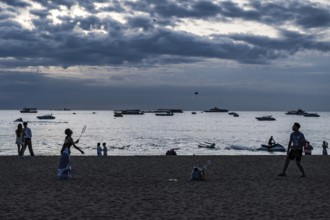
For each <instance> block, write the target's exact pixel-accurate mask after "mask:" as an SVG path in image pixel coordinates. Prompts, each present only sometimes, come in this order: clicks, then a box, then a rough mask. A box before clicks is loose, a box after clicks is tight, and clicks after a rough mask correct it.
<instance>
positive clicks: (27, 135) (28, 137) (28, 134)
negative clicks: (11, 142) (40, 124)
mask: <svg viewBox="0 0 330 220" xmlns="http://www.w3.org/2000/svg"><path fill="white" fill-rule="evenodd" d="M27 125H28V123H27V122H23V126H24V129H23V136H24V144H23V147H22V149H21V157H22V158H24V152H25V149H26V146H28V148H29V152H30V155H31V156H32V157H34V153H33V149H32V131H31V129H30V128H29V127H28V126H27Z"/></svg>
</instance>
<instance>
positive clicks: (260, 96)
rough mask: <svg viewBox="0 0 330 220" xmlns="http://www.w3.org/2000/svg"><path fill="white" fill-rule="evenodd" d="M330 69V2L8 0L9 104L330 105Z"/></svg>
mask: <svg viewBox="0 0 330 220" xmlns="http://www.w3.org/2000/svg"><path fill="white" fill-rule="evenodd" d="M329 69H330V1H328V0H324V1H321V0H313V1H307V0H306V1H305V0H304V1H302V0H285V1H284V0H283V1H282V0H277V1H272V0H269V1H260V0H255V1H254V0H251V1H247V0H236V1H220V0H219V1H208V0H203V1H200V0H197V1H196V0H139V1H135V0H134V1H133V0H132V1H129V0H125V1H120V0H81V1H78V0H58V1H48V0H38V1H30V0H29V1H27V0H1V1H0V109H20V108H23V107H25V106H26V107H28V106H30V107H37V108H39V109H49V108H71V109H95V110H98V109H105V110H106V109H109V110H110V109H122V108H140V109H156V108H182V109H184V110H203V109H208V108H212V107H214V106H218V107H222V108H227V109H230V110H267V111H268V110H270V111H271V110H280V111H287V110H294V109H297V108H303V109H305V110H308V111H330V101H329V100H330V86H329V83H330V71H329ZM196 91H197V92H198V93H199V94H198V95H195V94H194V93H195V92H196Z"/></svg>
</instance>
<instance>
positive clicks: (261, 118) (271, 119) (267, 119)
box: [256, 115, 276, 121]
mask: <svg viewBox="0 0 330 220" xmlns="http://www.w3.org/2000/svg"><path fill="white" fill-rule="evenodd" d="M256 119H257V120H259V121H275V120H276V119H275V118H273V117H272V116H271V115H266V116H262V117H256Z"/></svg>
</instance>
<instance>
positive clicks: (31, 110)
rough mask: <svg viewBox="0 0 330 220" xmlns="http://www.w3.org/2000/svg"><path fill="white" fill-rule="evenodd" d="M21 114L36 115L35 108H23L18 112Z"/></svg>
mask: <svg viewBox="0 0 330 220" xmlns="http://www.w3.org/2000/svg"><path fill="white" fill-rule="evenodd" d="M20 112H21V113H38V110H37V109H36V108H23V109H22V110H20Z"/></svg>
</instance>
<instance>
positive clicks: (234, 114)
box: [228, 112, 239, 117]
mask: <svg viewBox="0 0 330 220" xmlns="http://www.w3.org/2000/svg"><path fill="white" fill-rule="evenodd" d="M228 115H232V116H234V117H239V114H237V113H236V112H229V113H228Z"/></svg>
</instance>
